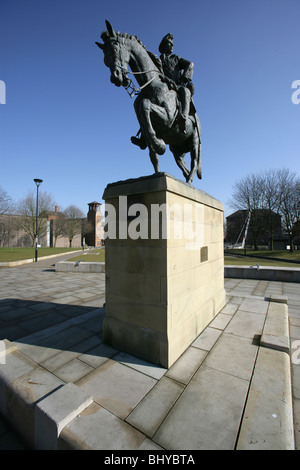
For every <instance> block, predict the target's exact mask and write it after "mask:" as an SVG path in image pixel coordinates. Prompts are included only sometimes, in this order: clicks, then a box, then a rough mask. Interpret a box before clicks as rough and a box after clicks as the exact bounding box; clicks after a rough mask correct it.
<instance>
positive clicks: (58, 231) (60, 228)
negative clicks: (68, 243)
mask: <svg viewBox="0 0 300 470" xmlns="http://www.w3.org/2000/svg"><path fill="white" fill-rule="evenodd" d="M50 223H51V230H52V234H53V239H54V248H55V247H56V242H57V239H58V238H59V237H63V236H64V235H65V231H66V227H65V225H66V224H65V218H64V217H63V216H62V217H58V218H57V219H54V220H51V222H50Z"/></svg>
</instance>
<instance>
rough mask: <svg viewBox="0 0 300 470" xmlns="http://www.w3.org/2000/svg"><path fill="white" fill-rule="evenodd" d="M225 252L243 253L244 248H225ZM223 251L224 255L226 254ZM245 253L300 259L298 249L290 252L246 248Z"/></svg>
mask: <svg viewBox="0 0 300 470" xmlns="http://www.w3.org/2000/svg"><path fill="white" fill-rule="evenodd" d="M226 253H233V254H237V255H238V254H241V255H243V254H244V250H226ZM226 253H225V255H226ZM246 254H247V255H251V256H264V257H266V258H269V257H270V258H284V259H286V260H295V261H300V250H297V251H293V252H292V253H291V252H290V251H288V250H280V251H279V250H278V251H267V250H258V251H255V250H248V249H247V251H246Z"/></svg>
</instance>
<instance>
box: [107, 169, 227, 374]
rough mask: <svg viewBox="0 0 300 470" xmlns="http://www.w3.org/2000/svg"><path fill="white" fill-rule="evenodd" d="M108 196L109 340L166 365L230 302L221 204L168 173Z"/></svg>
mask: <svg viewBox="0 0 300 470" xmlns="http://www.w3.org/2000/svg"><path fill="white" fill-rule="evenodd" d="M103 199H104V200H105V202H106V207H105V210H106V212H107V214H108V215H107V218H106V221H107V226H106V232H107V238H106V242H105V258H106V266H105V272H106V315H105V319H104V324H103V335H104V341H105V342H106V343H108V344H110V345H112V346H114V347H116V348H118V349H121V350H123V351H127V352H129V353H131V354H133V355H136V356H138V357H141V358H143V359H146V360H148V361H150V362H153V363H156V364H159V365H161V366H163V367H166V368H169V367H170V366H171V365H172V364H173V363H174V362H175V361H176V359H177V358H178V357H179V356H180V355H181V354H182V353H183V352H184V351H185V349H186V348H187V347H188V346H189V345H190V344H191V343H192V341H193V340H194V339H195V338H196V337H197V336H198V335H199V334H200V333H201V332H202V331H203V329H204V328H205V327H206V326H207V325H208V324H209V323H210V322H211V321H212V319H213V318H214V317H215V316H216V315H217V313H218V312H219V311H220V309H221V308H223V306H224V305H225V290H224V257H223V205H222V204H221V203H220V202H219V201H217V200H216V199H214V198H212V197H211V196H209V195H208V194H206V193H204V192H203V191H200V190H197V189H195V188H192V187H190V186H189V185H187V184H185V183H183V182H181V181H178V180H176V179H174V178H172V177H170V176H169V175H167V174H165V173H160V174H158V175H153V176H151V177H144V178H139V179H135V180H127V181H123V182H119V183H113V184H110V185H108V186H107V188H106V189H105V192H104V195H103Z"/></svg>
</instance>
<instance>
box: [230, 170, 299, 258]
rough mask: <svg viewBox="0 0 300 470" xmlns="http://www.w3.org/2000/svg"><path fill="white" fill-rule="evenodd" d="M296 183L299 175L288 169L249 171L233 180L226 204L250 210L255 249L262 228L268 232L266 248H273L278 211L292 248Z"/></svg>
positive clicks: (297, 188)
mask: <svg viewBox="0 0 300 470" xmlns="http://www.w3.org/2000/svg"><path fill="white" fill-rule="evenodd" d="M299 187H300V186H299V178H297V175H296V173H294V172H292V171H291V170H289V169H279V170H278V169H271V170H268V171H265V172H263V173H260V174H251V175H249V176H247V177H246V178H243V179H242V180H240V181H238V182H237V183H235V185H234V187H233V196H232V198H231V199H230V201H229V204H230V206H231V207H233V208H235V209H238V210H244V211H245V210H247V211H251V232H252V235H253V241H254V246H255V249H257V237H258V234H259V232H260V231H261V229H262V228H263V229H264V231H267V232H268V233H269V235H270V241H271V243H270V249H271V250H273V241H274V235H275V230H276V228H277V226H278V217H279V215H280V216H281V221H282V226H283V228H284V230H285V231H286V232H287V233H288V235H289V238H290V246H291V249H292V246H293V244H292V239H293V237H294V236H295V231H296V228H295V227H296V226H297V224H296V222H297V220H299V201H300V196H299ZM297 207H298V212H297V209H296V208H297ZM297 214H298V215H297ZM262 215H263V216H262ZM297 217H298V219H297ZM295 224H296V225H295Z"/></svg>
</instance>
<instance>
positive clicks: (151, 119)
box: [96, 21, 202, 183]
mask: <svg viewBox="0 0 300 470" xmlns="http://www.w3.org/2000/svg"><path fill="white" fill-rule="evenodd" d="M106 27H107V31H105V32H104V33H102V35H101V38H102V40H103V44H100V43H99V42H96V44H97V46H98V47H100V48H101V49H102V50H103V52H104V63H105V65H106V66H107V67H109V68H110V72H111V77H110V80H111V82H112V83H114V84H115V85H116V86H118V87H119V86H121V85H122V86H124V87H125V88H129V87H130V86H132V89H133V93H132V95H131V96H133V95H134V94H136V93H137V92H138V96H137V98H136V99H135V102H134V108H135V112H136V115H137V119H138V121H139V124H140V130H141V132H142V135H143V138H144V140H145V143H146V146H147V147H148V149H149V155H150V159H151V162H152V164H153V167H154V170H155V172H156V173H157V172H159V171H160V170H159V166H158V155H163V154H164V153H165V151H166V144H168V145H169V148H170V150H171V152H172V153H173V155H174V158H175V161H176V163H177V165H178V166H179V168H180V169H181V171H182V173H183V175H184V177H185V179H186V182H187V183H192V181H193V177H194V175H195V173H196V174H197V176H198V178H199V179H201V178H202V175H201V157H200V152H201V138H200V135H201V126H200V121H199V118H198V116H197V114H196V111H195V108H194V106H193V105H192V106H191V112H190V115H189V118H188V120H187V125H186V131H185V132H183V131H181V130H180V128H179V125H178V119H177V117H178V97H177V92H176V90H174V89H170V87H169V86H168V83H167V82H166V81H165V80H164V77H163V75H162V72H161V70H160V68H159V66H158V65H157V62H156V60H155V57H156V56H154V54H152V53H150V52H148V51H147V50H146V48H145V47H144V45H143V44H142V43H141V41H140V40H139V39H138V38H137V37H136V36H130V35H128V34H127V33H124V34H121V33H120V32H115V31H114V29H113V27H112V26H111V24H110V23H109V22H108V21H106ZM128 66H129V67H130V69H131V72H129V71H128ZM128 73H132V74H133V75H134V77H135V78H136V81H137V82H138V84H139V89H138V90H135V87H134V85H133V84H132V81H131V80H129V78H128ZM188 152H190V155H191V169H190V171H189V170H188V168H187V166H186V164H185V160H184V157H185V154H186V153H188Z"/></svg>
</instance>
